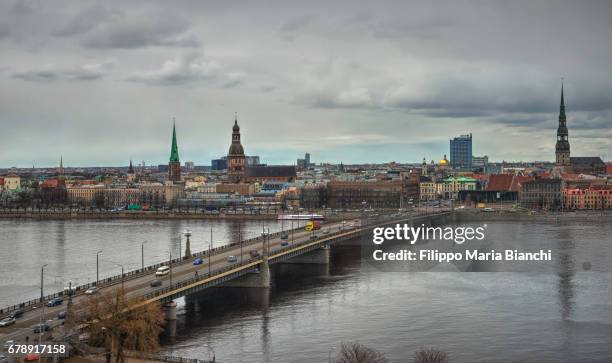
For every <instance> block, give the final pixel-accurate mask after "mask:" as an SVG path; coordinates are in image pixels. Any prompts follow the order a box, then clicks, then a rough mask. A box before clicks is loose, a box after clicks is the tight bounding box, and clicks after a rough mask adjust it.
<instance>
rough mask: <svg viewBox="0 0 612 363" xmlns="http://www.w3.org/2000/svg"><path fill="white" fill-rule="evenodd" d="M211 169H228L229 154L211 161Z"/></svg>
mask: <svg viewBox="0 0 612 363" xmlns="http://www.w3.org/2000/svg"><path fill="white" fill-rule="evenodd" d="M210 169H211V170H213V171H222V170H227V156H223V157H221V158H219V159H213V160H212V161H211V163H210Z"/></svg>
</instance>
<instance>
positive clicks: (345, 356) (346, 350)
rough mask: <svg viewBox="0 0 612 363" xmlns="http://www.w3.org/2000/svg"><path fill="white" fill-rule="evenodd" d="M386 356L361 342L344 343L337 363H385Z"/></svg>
mask: <svg viewBox="0 0 612 363" xmlns="http://www.w3.org/2000/svg"><path fill="white" fill-rule="evenodd" d="M384 362H387V358H385V355H384V354H383V353H381V352H379V351H377V350H374V349H372V348H368V347H366V346H365V345H363V344H361V343H359V342H351V343H342V346H341V348H340V352H339V353H338V356H337V357H336V363H384Z"/></svg>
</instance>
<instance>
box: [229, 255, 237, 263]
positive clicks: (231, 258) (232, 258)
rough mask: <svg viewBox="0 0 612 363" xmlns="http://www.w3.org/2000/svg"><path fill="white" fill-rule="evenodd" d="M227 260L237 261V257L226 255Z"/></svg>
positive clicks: (230, 261)
mask: <svg viewBox="0 0 612 363" xmlns="http://www.w3.org/2000/svg"><path fill="white" fill-rule="evenodd" d="M227 262H229V263H235V262H238V258H237V257H236V256H228V257H227Z"/></svg>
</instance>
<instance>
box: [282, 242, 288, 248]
mask: <svg viewBox="0 0 612 363" xmlns="http://www.w3.org/2000/svg"><path fill="white" fill-rule="evenodd" d="M287 246H289V242H287V241H282V242H281V247H287Z"/></svg>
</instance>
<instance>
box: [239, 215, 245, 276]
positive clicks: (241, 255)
mask: <svg viewBox="0 0 612 363" xmlns="http://www.w3.org/2000/svg"><path fill="white" fill-rule="evenodd" d="M238 242H240V264H241V265H242V262H243V260H244V254H243V252H242V231H241V230H240V222H238Z"/></svg>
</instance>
